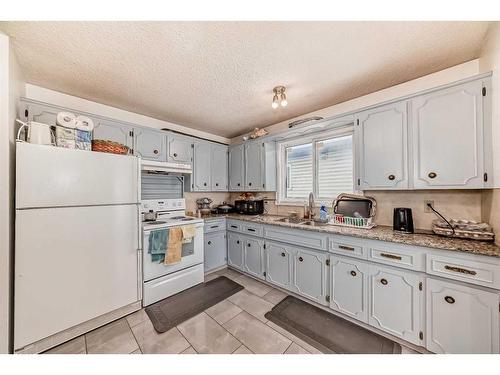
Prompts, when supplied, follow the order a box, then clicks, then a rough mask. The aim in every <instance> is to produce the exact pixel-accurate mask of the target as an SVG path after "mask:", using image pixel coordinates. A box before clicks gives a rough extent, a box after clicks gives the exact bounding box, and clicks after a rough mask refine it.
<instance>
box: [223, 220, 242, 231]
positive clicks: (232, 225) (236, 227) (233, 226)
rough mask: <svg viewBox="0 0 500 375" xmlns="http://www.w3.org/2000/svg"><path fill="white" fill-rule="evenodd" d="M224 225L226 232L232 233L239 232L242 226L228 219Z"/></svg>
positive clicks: (239, 222) (236, 221)
mask: <svg viewBox="0 0 500 375" xmlns="http://www.w3.org/2000/svg"><path fill="white" fill-rule="evenodd" d="M226 223H227V225H226V228H227V230H230V231H233V232H241V225H242V224H243V222H242V221H238V220H232V219H228V220H226Z"/></svg>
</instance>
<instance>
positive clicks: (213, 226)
mask: <svg viewBox="0 0 500 375" xmlns="http://www.w3.org/2000/svg"><path fill="white" fill-rule="evenodd" d="M210 228H212V229H213V228H219V226H218V225H212V226H211V227H210Z"/></svg>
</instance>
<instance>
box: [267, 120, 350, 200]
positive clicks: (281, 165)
mask: <svg viewBox="0 0 500 375" xmlns="http://www.w3.org/2000/svg"><path fill="white" fill-rule="evenodd" d="M345 136H352V172H353V173H352V188H353V192H355V191H356V184H355V181H356V169H357V168H356V157H355V155H356V137H355V132H354V124H353V123H350V124H348V125H343V126H339V127H337V128H335V129H329V130H323V131H320V132H316V133H313V134H308V135H302V136H296V137H293V138H289V139H284V140H281V141H278V142H277V147H276V153H277V155H276V156H277V157H276V160H277V163H276V164H277V168H278V173H277V189H276V204H277V205H286V206H303V205H304V204H305V203H307V201H308V200H307V197H305V198H304V199H296V198H287V197H286V184H287V172H288V168H287V164H286V151H285V150H286V148H287V147H293V146H298V145H303V144H307V143H312V168H313V194H314V198H315V204H316V206H320V205H322V204H330V203H331V202H332V201H333V200H334V199H335V198H336V197H319V196H318V191H319V181H318V157H317V156H318V155H317V147H316V142H320V141H325V140H329V139H332V138H340V137H345Z"/></svg>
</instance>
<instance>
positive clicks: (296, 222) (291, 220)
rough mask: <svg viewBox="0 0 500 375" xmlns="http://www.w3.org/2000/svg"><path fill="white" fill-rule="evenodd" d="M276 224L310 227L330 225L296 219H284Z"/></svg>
mask: <svg viewBox="0 0 500 375" xmlns="http://www.w3.org/2000/svg"><path fill="white" fill-rule="evenodd" d="M276 222H281V223H290V224H299V225H310V226H313V227H318V226H324V225H328V223H325V222H320V221H314V220H304V219H300V218H296V217H284V218H282V219H278V220H276Z"/></svg>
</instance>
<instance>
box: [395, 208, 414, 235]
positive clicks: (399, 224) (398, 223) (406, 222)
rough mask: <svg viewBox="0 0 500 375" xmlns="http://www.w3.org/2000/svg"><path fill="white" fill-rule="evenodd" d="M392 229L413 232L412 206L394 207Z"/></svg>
mask: <svg viewBox="0 0 500 375" xmlns="http://www.w3.org/2000/svg"><path fill="white" fill-rule="evenodd" d="M392 229H394V230H395V231H398V232H402V233H413V231H414V230H413V216H412V214H411V208H404V207H398V208H395V209H394V217H393V220H392Z"/></svg>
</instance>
